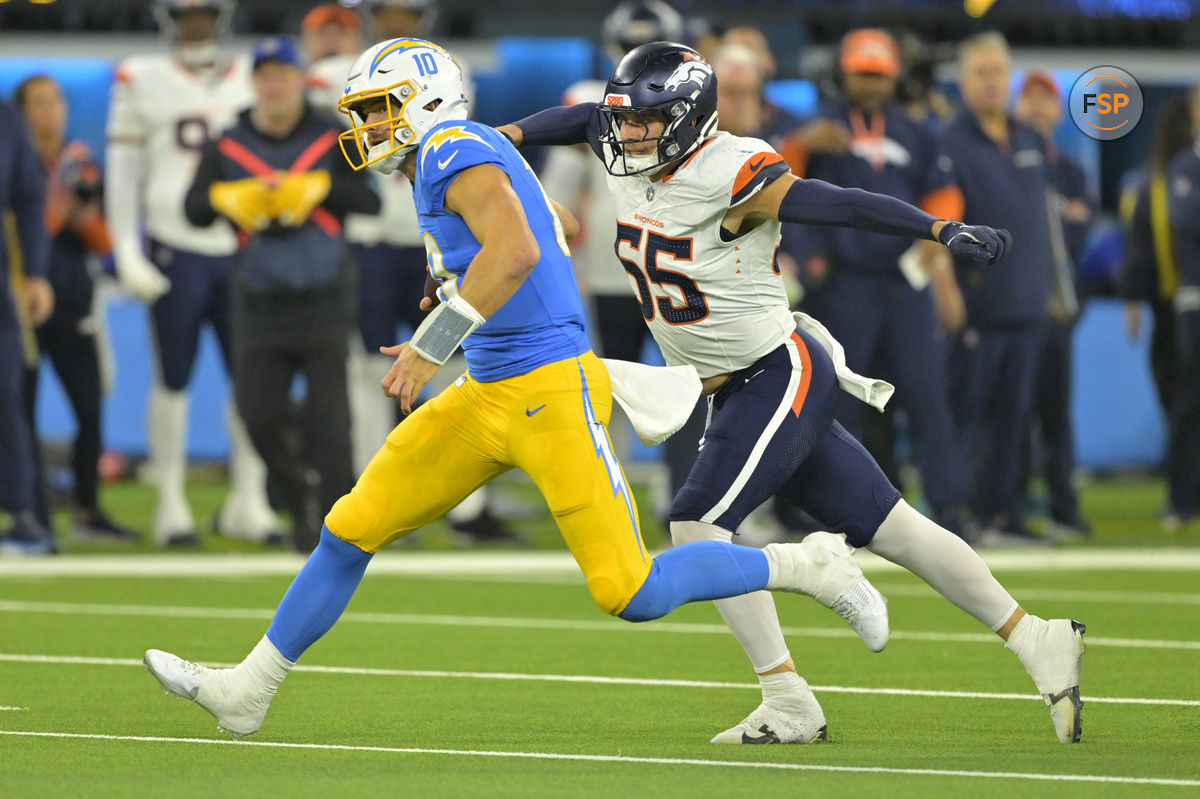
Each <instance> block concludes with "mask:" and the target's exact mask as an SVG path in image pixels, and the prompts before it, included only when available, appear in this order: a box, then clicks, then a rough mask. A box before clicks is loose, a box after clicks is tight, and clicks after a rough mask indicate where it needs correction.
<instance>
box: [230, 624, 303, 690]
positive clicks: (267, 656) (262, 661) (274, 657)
mask: <svg viewBox="0 0 1200 799" xmlns="http://www.w3.org/2000/svg"><path fill="white" fill-rule="evenodd" d="M295 665H296V662H295V661H294V660H288V659H287V658H285V657H284V656H283V653H281V652H280V651H279V650H278V649H277V648H276V647H275V644H273V643H271V639H270V638H267V636H265V635H264V636H263V637H262V639H261V640H260V641H259V642H258V643H257V644H256V645H255V647H254V649H252V650H250V654H249V655H246V659H245V660H243V661H242V662H241V663H239V664H238V665H237V666H235V667H234V670H235V671H241V672H242V673H243V674H245V675H246V679H247V680H249V682H250V683H251V684H253V685H259V686H263V687H269V689H270V691H271V693H272V694H273V693H275V689H276V688H278V687H279V684H280V683H281V682H283V678H284V677H287V676H288V672H289V671H291V670H292V666H295Z"/></svg>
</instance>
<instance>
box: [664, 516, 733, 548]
mask: <svg viewBox="0 0 1200 799" xmlns="http://www.w3.org/2000/svg"><path fill="white" fill-rule="evenodd" d="M732 540H733V533H732V532H730V531H729V530H726V529H724V528H722V527H717V526H716V525H715V524H709V523H708V522H692V521H672V522H671V543H672V544H674V545H675V546H680V545H681V544H690V543H691V542H693V541H726V542H729V541H732Z"/></svg>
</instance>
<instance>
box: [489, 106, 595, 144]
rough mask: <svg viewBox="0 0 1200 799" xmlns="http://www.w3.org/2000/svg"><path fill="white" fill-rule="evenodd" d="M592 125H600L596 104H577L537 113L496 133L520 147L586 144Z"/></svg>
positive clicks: (503, 127)
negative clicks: (524, 145) (525, 145)
mask: <svg viewBox="0 0 1200 799" xmlns="http://www.w3.org/2000/svg"><path fill="white" fill-rule="evenodd" d="M591 124H597V125H598V124H599V117H598V116H597V115H596V104H595V103H576V104H575V105H560V106H556V107H554V108H547V109H546V110H544V111H538V112H537V113H536V114H531V115H529V116H527V117H525V118H524V119H521V120H518V121H517V122H514V123H512V124H509V125H501V126H500V127H498V128H496V130H498V131H499V132H500V133H502V134H504V135H505V136H507V137H508V138H509V139H510V140H511V141H512V143H513V144H514V145H515V146H517V147H520V146H521V145H523V144H528V145H543V146H552V145H558V144H583V143H585V142H586V141H587V140H588V135H587V134H588V126H589V125H591Z"/></svg>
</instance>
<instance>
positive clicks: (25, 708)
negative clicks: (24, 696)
mask: <svg viewBox="0 0 1200 799" xmlns="http://www.w3.org/2000/svg"><path fill="white" fill-rule="evenodd" d="M0 710H29V708H27V707H0Z"/></svg>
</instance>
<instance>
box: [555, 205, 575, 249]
mask: <svg viewBox="0 0 1200 799" xmlns="http://www.w3.org/2000/svg"><path fill="white" fill-rule="evenodd" d="M550 205H551V206H552V207H553V208H554V213H556V214H558V219H559V221H560V222H562V228H563V237H564V238H565V239H566V240H567V243H568V244H570V243H571V242H573V241H574V240H575V237H576V236H578V235H579V220H578V219H576V218H575V214H573V213H571V211H570V209H568V208H567V207H566V206H565V205H563V204H562V203H560V202H558V201H557V200H554V199H550Z"/></svg>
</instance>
